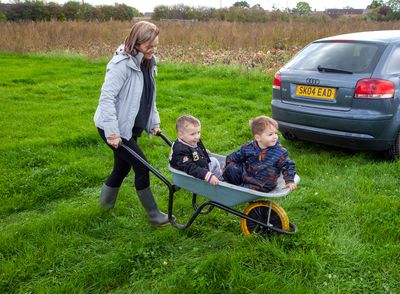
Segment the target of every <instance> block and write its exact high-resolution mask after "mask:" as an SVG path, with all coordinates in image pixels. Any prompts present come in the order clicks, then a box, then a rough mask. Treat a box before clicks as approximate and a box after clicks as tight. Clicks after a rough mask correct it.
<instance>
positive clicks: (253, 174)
mask: <svg viewBox="0 0 400 294" xmlns="http://www.w3.org/2000/svg"><path fill="white" fill-rule="evenodd" d="M250 127H251V132H252V134H253V136H254V141H253V142H247V143H246V144H244V145H243V146H242V147H241V148H240V149H239V150H238V151H236V152H233V153H232V154H230V155H228V156H227V157H226V168H225V171H224V173H223V178H224V180H225V181H227V182H228V183H231V184H234V185H240V186H243V187H247V188H250V189H253V190H257V191H261V192H269V191H271V190H273V189H274V188H275V187H276V183H277V179H278V178H279V176H280V174H281V173H282V174H283V178H284V180H285V182H286V184H285V186H284V187H285V188H290V190H291V191H293V190H294V189H296V184H295V182H294V176H295V174H296V170H295V166H294V163H293V161H291V160H290V159H289V157H288V153H287V151H286V149H285V148H283V147H282V145H281V144H280V143H279V140H278V135H277V131H278V123H277V122H276V121H275V120H274V119H272V118H270V117H267V116H258V117H256V118H254V119H253V120H251V121H250Z"/></svg>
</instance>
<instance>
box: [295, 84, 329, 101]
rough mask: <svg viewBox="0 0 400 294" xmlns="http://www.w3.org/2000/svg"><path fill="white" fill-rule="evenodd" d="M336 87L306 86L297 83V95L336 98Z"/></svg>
mask: <svg viewBox="0 0 400 294" xmlns="http://www.w3.org/2000/svg"><path fill="white" fill-rule="evenodd" d="M335 93H336V89H334V88H325V87H316V86H305V85H297V87H296V96H301V97H309V98H320V99H328V100H333V99H334V98H335Z"/></svg>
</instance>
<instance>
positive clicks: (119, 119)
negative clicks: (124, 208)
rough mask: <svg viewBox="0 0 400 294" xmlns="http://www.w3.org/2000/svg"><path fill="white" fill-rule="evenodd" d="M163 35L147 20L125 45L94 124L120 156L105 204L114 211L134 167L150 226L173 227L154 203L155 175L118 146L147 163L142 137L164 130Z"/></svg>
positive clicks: (110, 68)
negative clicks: (160, 96)
mask: <svg viewBox="0 0 400 294" xmlns="http://www.w3.org/2000/svg"><path fill="white" fill-rule="evenodd" d="M158 33H159V30H158V28H157V26H156V25H154V24H152V23H149V22H146V21H140V22H137V23H135V24H134V25H133V27H132V29H131V31H130V33H129V34H128V36H127V37H126V39H125V43H124V44H122V45H121V46H120V47H119V48H118V49H117V51H116V52H115V55H114V57H113V58H112V59H111V61H110V62H109V63H108V65H107V71H106V76H105V79H104V83H103V87H102V89H101V95H100V99H99V105H98V107H97V110H96V113H95V115H94V122H95V125H96V127H97V128H98V131H99V134H100V136H101V138H102V139H103V141H104V142H106V143H107V144H108V145H109V146H110V148H111V149H112V150H113V153H114V169H113V171H112V173H111V174H110V176H109V177H108V179H107V181H106V183H105V184H104V186H103V189H102V191H101V195H100V205H101V206H102V207H107V208H113V207H114V204H115V201H116V199H117V195H118V190H119V188H120V186H121V184H122V181H123V180H124V178H125V177H126V176H127V175H128V173H129V171H130V169H131V168H133V170H134V172H135V189H136V192H137V194H138V196H139V199H140V202H141V203H142V205H143V207H144V208H145V210H146V211H147V213H148V216H149V221H150V223H152V224H154V225H159V226H162V225H166V224H168V223H169V222H168V215H166V214H164V213H162V212H161V211H160V210H159V209H158V207H157V203H156V202H155V200H154V196H153V193H152V192H151V189H150V175H149V170H148V169H147V168H146V167H145V166H144V165H143V164H142V163H140V161H138V160H137V159H135V158H134V157H133V156H132V155H130V154H129V153H128V152H127V151H126V150H125V149H124V148H119V147H118V146H119V143H120V142H124V143H125V144H126V145H128V146H129V147H130V148H131V149H132V150H134V151H135V152H136V153H137V154H139V155H140V156H141V157H142V158H144V159H146V157H145V156H144V154H143V152H142V150H141V149H140V147H139V145H138V144H137V138H138V137H140V135H141V133H142V132H143V131H146V132H147V133H149V134H156V133H157V132H158V131H160V128H159V127H160V116H159V114H158V111H157V108H156V88H155V81H154V75H155V74H156V71H157V69H156V60H155V57H154V51H155V49H156V47H157V44H158ZM146 160H147V159H146Z"/></svg>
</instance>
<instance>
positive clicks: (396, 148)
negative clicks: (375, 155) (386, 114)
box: [385, 132, 400, 161]
mask: <svg viewBox="0 0 400 294" xmlns="http://www.w3.org/2000/svg"><path fill="white" fill-rule="evenodd" d="M399 156H400V132H399V133H398V134H397V137H396V139H395V140H394V142H393V145H392V147H390V149H388V150H386V151H385V158H386V159H387V160H391V161H393V160H397V159H399Z"/></svg>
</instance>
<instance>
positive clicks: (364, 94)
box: [354, 79, 394, 99]
mask: <svg viewBox="0 0 400 294" xmlns="http://www.w3.org/2000/svg"><path fill="white" fill-rule="evenodd" d="M393 97H394V84H393V83H392V82H391V81H386V80H381V79H363V80H359V81H358V82H357V85H356V90H355V92H354V98H362V99H391V98H393Z"/></svg>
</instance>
